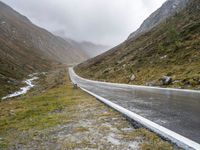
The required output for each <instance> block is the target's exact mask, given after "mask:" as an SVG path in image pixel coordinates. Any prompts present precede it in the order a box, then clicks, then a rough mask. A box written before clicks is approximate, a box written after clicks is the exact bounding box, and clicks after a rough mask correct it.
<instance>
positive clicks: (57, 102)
mask: <svg viewBox="0 0 200 150" xmlns="http://www.w3.org/2000/svg"><path fill="white" fill-rule="evenodd" d="M37 84H38V86H37V87H35V88H34V89H33V90H32V91H30V92H29V93H28V94H26V95H25V96H22V97H19V98H15V99H11V100H8V101H3V102H1V103H0V149H89V148H93V149H97V148H100V149H124V148H125V149H144V150H147V149H166V150H168V149H176V147H174V146H173V145H171V144H170V143H168V142H166V141H163V140H162V139H160V138H159V137H158V136H157V135H155V134H154V133H151V132H149V131H147V130H146V129H143V128H139V129H134V128H133V127H132V125H131V124H129V123H128V122H127V120H126V119H125V118H124V117H123V116H122V115H121V114H119V113H118V112H116V111H114V110H112V109H110V108H108V107H106V106H105V105H104V104H102V103H100V102H99V101H97V100H96V99H95V98H93V97H91V96H89V95H88V94H86V93H84V92H83V91H81V90H79V89H74V88H73V86H72V85H71V83H70V81H69V77H68V75H67V72H66V71H65V70H64V69H59V70H56V71H51V72H49V73H48V74H46V75H42V76H41V77H40V80H38V81H37Z"/></svg>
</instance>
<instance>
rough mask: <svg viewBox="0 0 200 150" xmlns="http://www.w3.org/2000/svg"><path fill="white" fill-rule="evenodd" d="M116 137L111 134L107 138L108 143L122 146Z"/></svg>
mask: <svg viewBox="0 0 200 150" xmlns="http://www.w3.org/2000/svg"><path fill="white" fill-rule="evenodd" d="M114 136H115V135H114V134H113V133H110V134H109V135H108V136H107V140H108V142H110V143H112V144H113V145H120V142H119V140H117V139H115V138H114Z"/></svg>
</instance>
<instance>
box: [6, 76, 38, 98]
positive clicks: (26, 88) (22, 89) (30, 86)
mask: <svg viewBox="0 0 200 150" xmlns="http://www.w3.org/2000/svg"><path fill="white" fill-rule="evenodd" d="M34 75H35V74H34ZM34 75H33V74H32V75H29V76H30V77H32V78H30V79H27V80H25V81H23V82H24V83H26V84H27V86H25V87H21V88H20V90H19V91H17V92H14V93H12V94H9V95H7V96H5V97H3V98H2V100H5V99H8V98H12V97H17V96H20V95H24V94H26V93H27V92H28V91H29V90H30V89H31V88H32V87H34V86H35V85H34V84H33V83H32V82H33V81H34V80H37V79H38V77H36V76H35V77H34Z"/></svg>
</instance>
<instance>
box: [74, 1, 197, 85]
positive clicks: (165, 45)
mask: <svg viewBox="0 0 200 150" xmlns="http://www.w3.org/2000/svg"><path fill="white" fill-rule="evenodd" d="M199 12H200V1H199V0H191V1H190V2H189V3H188V4H187V6H186V7H185V9H183V10H182V11H180V12H179V13H176V14H175V15H174V16H172V17H170V18H168V19H167V20H165V21H163V22H162V23H160V24H159V25H157V26H156V27H154V28H153V29H152V30H150V31H149V32H147V33H145V34H143V35H141V36H140V37H138V38H137V39H133V40H131V39H130V40H127V41H125V42H124V43H122V44H121V45H119V46H117V47H115V48H113V49H111V50H110V51H108V52H106V53H104V54H103V55H100V56H98V57H96V58H94V59H90V60H88V61H86V62H84V63H82V64H80V65H78V66H77V67H76V68H75V70H76V72H77V73H78V74H79V75H81V76H82V77H85V78H90V79H95V80H101V81H109V82H119V83H128V84H140V85H151V86H163V87H177V88H189V89H190V88H192V89H200V13H199ZM133 75H134V76H133ZM163 76H167V77H170V78H172V82H170V83H168V84H167V85H165V84H163V82H162V78H163ZM131 77H132V79H131Z"/></svg>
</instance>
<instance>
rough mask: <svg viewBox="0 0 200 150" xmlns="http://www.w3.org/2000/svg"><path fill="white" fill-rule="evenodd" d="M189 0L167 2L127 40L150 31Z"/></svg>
mask: <svg viewBox="0 0 200 150" xmlns="http://www.w3.org/2000/svg"><path fill="white" fill-rule="evenodd" d="M188 1H189V0H167V1H166V2H165V3H164V4H163V5H162V6H161V7H160V8H159V9H158V10H156V11H155V12H154V13H152V14H151V15H150V16H149V17H148V18H147V19H146V20H145V21H144V22H143V23H142V25H141V26H140V28H139V29H137V30H136V31H135V32H133V33H131V34H130V36H129V37H128V39H134V38H137V37H139V36H140V35H141V34H143V33H145V32H148V31H150V30H151V29H152V28H153V27H155V26H156V25H158V24H159V23H161V22H162V21H164V20H165V19H167V18H168V17H170V16H172V15H174V14H175V13H177V12H179V11H180V10H181V9H183V8H184V7H185V6H186V4H187V2H188Z"/></svg>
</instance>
